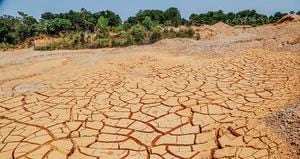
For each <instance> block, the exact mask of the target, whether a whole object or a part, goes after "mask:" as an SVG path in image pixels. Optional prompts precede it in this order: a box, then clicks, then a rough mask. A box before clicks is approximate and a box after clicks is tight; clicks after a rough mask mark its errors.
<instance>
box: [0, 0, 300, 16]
mask: <svg viewBox="0 0 300 159" xmlns="http://www.w3.org/2000/svg"><path fill="white" fill-rule="evenodd" d="M169 7H177V8H178V9H180V11H181V14H182V16H183V17H184V18H188V17H189V16H190V14H191V13H203V12H207V11H211V10H219V9H222V10H224V11H225V12H229V11H233V12H236V11H240V10H244V9H256V10H257V11H258V12H259V13H263V14H267V15H270V14H273V13H275V12H276V11H281V12H289V11H291V10H294V11H299V10H300V0H0V15H4V14H8V15H17V11H24V12H25V13H28V14H30V15H33V16H34V17H36V18H40V15H41V13H43V12H46V11H51V12H53V13H60V12H66V11H69V10H71V9H72V10H80V8H86V9H87V10H90V11H92V12H96V11H100V10H112V11H114V12H116V13H118V14H119V15H120V16H121V18H122V19H123V20H124V19H125V18H127V17H129V16H132V15H134V14H135V13H137V11H138V10H140V9H161V10H165V9H166V8H169Z"/></svg>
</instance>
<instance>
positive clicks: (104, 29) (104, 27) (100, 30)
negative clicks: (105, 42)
mask: <svg viewBox="0 0 300 159" xmlns="http://www.w3.org/2000/svg"><path fill="white" fill-rule="evenodd" d="M108 24H109V21H108V19H106V18H105V17H103V16H100V17H99V19H98V22H97V25H96V28H97V36H98V37H99V38H107V37H108V36H109V26H108Z"/></svg>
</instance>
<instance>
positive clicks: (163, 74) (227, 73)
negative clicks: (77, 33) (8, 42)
mask: <svg viewBox="0 0 300 159" xmlns="http://www.w3.org/2000/svg"><path fill="white" fill-rule="evenodd" d="M181 40H182V41H184V40H186V39H181ZM178 41H179V40H174V42H173V45H175V44H176V45H177V51H178V52H180V54H177V53H176V49H175V48H176V47H172V48H169V47H168V46H167V45H162V43H160V44H159V43H158V44H154V45H152V46H141V47H129V48H118V49H100V50H77V51H52V52H38V51H32V50H30V49H29V50H19V51H14V52H4V53H3V52H2V53H0V158H1V159H2V158H3V159H6V158H7V159H8V158H14V159H21V158H34V159H39V158H48V159H64V158H70V159H78V158H81V159H97V158H101V159H102V158H104V159H111V158H133V159H144V158H145V159H147V158H151V159H156V158H157V159H172V158H174V159H175V158H195V159H201V158H215V159H221V158H249V159H250V158H251V159H253V158H255V159H258V158H280V159H293V158H297V157H299V156H297V154H295V153H294V151H292V147H291V145H290V144H289V143H288V142H286V140H285V139H284V138H283V137H282V136H281V135H280V133H277V131H275V130H274V128H275V129H276V127H271V126H270V125H268V124H267V123H266V122H265V118H266V117H268V116H270V115H272V113H275V112H278V111H280V110H282V109H284V108H285V107H286V106H287V105H290V104H293V103H295V102H296V101H298V100H299V97H300V91H299V90H300V54H299V51H297V50H296V51H279V50H277V51H274V50H269V49H263V48H259V49H252V48H245V49H241V48H239V49H238V50H237V51H228V50H227V49H222V48H224V47H222V46H221V45H222V43H221V44H220V45H219V42H218V41H216V42H215V43H214V45H215V47H218V48H219V49H220V50H219V52H222V53H219V52H218V53H215V54H211V53H210V51H207V53H206V52H205V51H199V52H198V53H196V50H193V52H194V53H195V54H184V50H186V49H188V48H186V46H185V43H182V44H180V43H178ZM202 42H203V41H199V44H197V43H196V42H195V43H193V46H195V47H194V48H197V47H199V48H200V47H201V46H200V45H202ZM169 43H171V42H170V41H169ZM211 43H212V42H211ZM159 45H160V46H159ZM297 47H298V46H297ZM293 49H297V48H293ZM200 50H201V49H200ZM181 51H182V52H181ZM174 53H176V54H174ZM298 113H299V112H298ZM269 124H270V123H269ZM271 124H272V123H271Z"/></svg>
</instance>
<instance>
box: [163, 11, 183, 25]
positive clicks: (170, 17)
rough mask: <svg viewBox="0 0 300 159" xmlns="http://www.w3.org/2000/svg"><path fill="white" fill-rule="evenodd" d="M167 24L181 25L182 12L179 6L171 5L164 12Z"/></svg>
mask: <svg viewBox="0 0 300 159" xmlns="http://www.w3.org/2000/svg"><path fill="white" fill-rule="evenodd" d="M164 18H165V24H166V25H172V26H176V27H177V26H179V25H180V23H181V14H180V12H179V10H178V9H177V8H174V7H171V8H169V9H167V10H166V11H165V12H164Z"/></svg>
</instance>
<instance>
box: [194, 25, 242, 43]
mask: <svg viewBox="0 0 300 159" xmlns="http://www.w3.org/2000/svg"><path fill="white" fill-rule="evenodd" d="M193 29H194V30H195V31H196V33H198V34H199V35H200V37H201V39H204V40H214V39H220V38H224V37H231V36H236V35H237V32H236V30H235V28H234V27H231V26H229V25H227V24H225V23H222V22H219V23H216V24H214V25H212V26H209V25H204V26H201V27H194V28H193Z"/></svg>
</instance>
